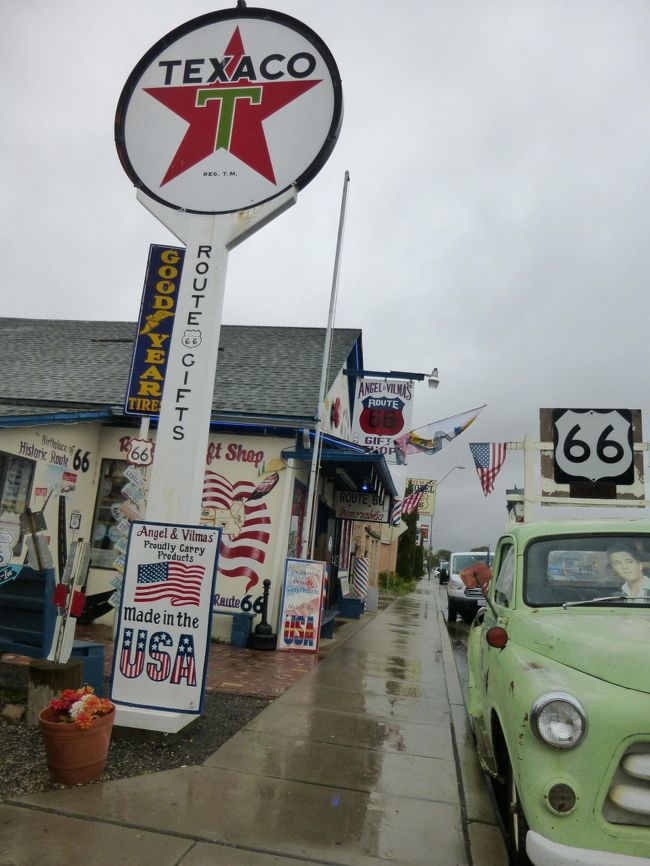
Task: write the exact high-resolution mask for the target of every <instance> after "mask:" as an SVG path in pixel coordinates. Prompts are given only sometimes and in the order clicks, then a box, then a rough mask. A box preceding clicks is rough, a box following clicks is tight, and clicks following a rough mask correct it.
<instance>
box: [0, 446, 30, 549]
mask: <svg viewBox="0 0 650 866" xmlns="http://www.w3.org/2000/svg"><path fill="white" fill-rule="evenodd" d="M35 466H36V464H35V462H34V461H33V460H26V459H25V458H24V457H16V455H15V454H5V453H4V452H1V451H0V528H1V529H2V530H4V531H5V532H9V533H11V535H13V537H14V545H13V553H14V556H16V555H18V553H19V552H20V548H21V545H22V542H23V538H22V533H21V531H20V528H19V522H18V520H19V515H21V514H22V513H23V512H24V511H25V510H26V509H27V507H28V506H29V500H30V496H31V492H32V481H33V480H34V468H35Z"/></svg>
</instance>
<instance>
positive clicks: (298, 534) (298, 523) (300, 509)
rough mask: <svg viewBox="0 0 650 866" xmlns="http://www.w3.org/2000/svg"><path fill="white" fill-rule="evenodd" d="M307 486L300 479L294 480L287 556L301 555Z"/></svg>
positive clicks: (297, 557)
mask: <svg viewBox="0 0 650 866" xmlns="http://www.w3.org/2000/svg"><path fill="white" fill-rule="evenodd" d="M306 501H307V488H306V487H305V485H304V484H301V482H300V481H298V480H296V481H294V485H293V500H292V503H291V523H290V525H289V544H288V545H287V556H290V557H293V558H295V559H300V558H301V556H302V533H303V523H304V520H305V504H306Z"/></svg>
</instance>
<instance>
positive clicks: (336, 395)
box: [321, 373, 352, 440]
mask: <svg viewBox="0 0 650 866" xmlns="http://www.w3.org/2000/svg"><path fill="white" fill-rule="evenodd" d="M321 425H322V427H321V429H322V432H323V433H329V434H330V435H331V436H336V437H337V439H345V440H350V439H351V438H352V418H351V415H350V393H349V390H348V379H347V376H344V375H343V373H339V375H338V376H337V377H336V379H335V381H334V383H333V384H332V387H331V388H330V390H329V392H328V394H327V395H326V397H325V400H324V401H323V415H322V418H321Z"/></svg>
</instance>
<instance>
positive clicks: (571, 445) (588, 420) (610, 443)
mask: <svg viewBox="0 0 650 866" xmlns="http://www.w3.org/2000/svg"><path fill="white" fill-rule="evenodd" d="M552 419H553V448H554V450H553V461H554V467H553V468H554V480H555V481H556V482H557V483H558V484H570V483H571V482H575V481H578V480H583V479H584V480H587V481H592V482H596V481H607V482H610V483H614V484H633V483H634V449H633V444H632V413H631V411H630V410H629V409H554V410H553V414H552Z"/></svg>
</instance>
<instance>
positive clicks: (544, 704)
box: [530, 692, 587, 751]
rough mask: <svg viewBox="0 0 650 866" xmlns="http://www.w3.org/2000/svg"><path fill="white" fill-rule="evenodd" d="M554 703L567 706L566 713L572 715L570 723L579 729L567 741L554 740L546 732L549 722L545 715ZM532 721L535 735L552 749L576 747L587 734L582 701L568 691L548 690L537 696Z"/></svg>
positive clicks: (563, 749)
mask: <svg viewBox="0 0 650 866" xmlns="http://www.w3.org/2000/svg"><path fill="white" fill-rule="evenodd" d="M552 704H564V705H565V706H566V708H567V709H566V713H567V715H568V716H569V717H570V721H569V722H568V724H570V725H572V726H573V727H574V728H575V729H576V730H577V733H576V734H575V736H573V737H572V739H570V740H567V741H566V742H562V741H561V740H557V739H555V740H554V739H553V738H551V737H549V736H548V735H547V734H545V733H544V731H545V730H546V725H547V724H548V722H547V721H546V719H545V716H546V714H548V713H550V712H551V711H552V710H551V705H552ZM530 721H531V727H532V729H533V733H534V734H535V736H536V737H537V738H538V739H539V740H540V741H541V742H542V743H544V745H546V746H549V747H550V748H551V749H558V750H560V751H566V750H568V749H575V748H576V747H577V746H579V745H580V743H581V742H582V741H583V740H584V738H585V736H586V735H587V714H586V712H585V711H584V709H583V707H582V704H581V703H580V701H579V700H578V699H577V698H574V697H573V695H569V694H567V693H566V692H548V693H547V694H545V695H541V697H539V698H537V700H536V701H535V703H534V704H533V708H532V710H531V714H530Z"/></svg>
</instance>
